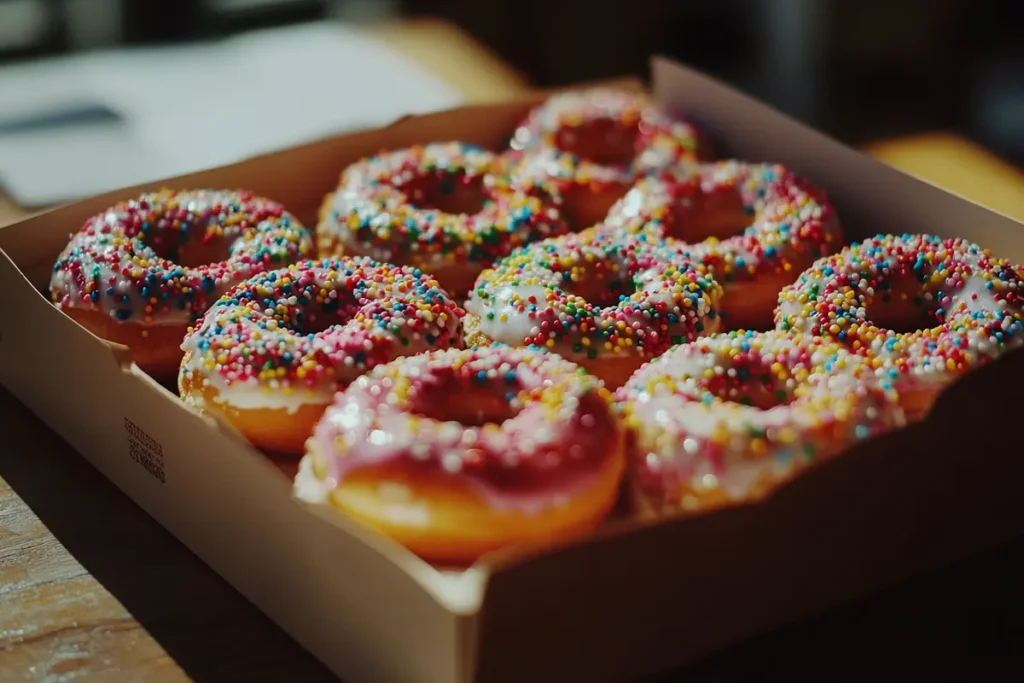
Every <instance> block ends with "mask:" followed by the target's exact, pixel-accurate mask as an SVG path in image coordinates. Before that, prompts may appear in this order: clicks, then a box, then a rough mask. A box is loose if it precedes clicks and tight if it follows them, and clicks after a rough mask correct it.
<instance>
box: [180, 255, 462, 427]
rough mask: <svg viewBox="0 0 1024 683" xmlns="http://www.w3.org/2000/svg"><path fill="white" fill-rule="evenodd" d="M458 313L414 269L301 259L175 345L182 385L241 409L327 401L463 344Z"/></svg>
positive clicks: (235, 293)
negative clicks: (211, 391) (368, 376)
mask: <svg viewBox="0 0 1024 683" xmlns="http://www.w3.org/2000/svg"><path fill="white" fill-rule="evenodd" d="M463 315H464V313H463V311H462V309H460V308H459V307H458V306H457V305H456V304H455V302H454V301H452V299H451V298H450V297H449V296H448V295H447V294H446V293H445V292H444V290H442V289H440V288H439V287H438V283H437V281H435V280H434V279H433V278H432V277H431V276H429V275H426V274H424V273H422V272H420V271H419V270H417V269H413V268H408V267H399V266H394V265H390V264H383V263H377V262H375V261H372V260H370V259H367V258H364V257H352V258H342V259H338V260H324V261H307V262H302V263H299V264H295V265H292V266H290V267H288V268H285V269H282V270H276V271H272V272H268V273H264V274H262V275H259V276H256V277H254V278H251V279H250V280H247V281H246V282H244V283H242V284H240V285H238V286H237V287H235V288H234V289H232V290H231V291H229V292H228V293H227V294H226V295H225V296H224V297H223V298H221V299H220V300H219V301H217V303H215V304H214V305H213V306H212V307H211V308H210V310H209V311H208V312H207V313H206V314H205V315H204V316H203V317H202V318H201V319H200V320H199V322H198V323H197V324H196V325H195V328H194V329H192V330H190V332H189V334H188V336H187V337H186V338H185V341H184V343H183V344H182V349H183V350H184V351H185V360H184V362H183V363H182V367H181V378H183V379H188V380H189V381H190V382H191V381H193V380H195V378H196V377H197V376H198V377H199V378H201V381H202V383H203V384H204V385H205V386H211V387H213V388H215V389H216V390H217V392H218V400H219V401H221V402H225V403H227V404H229V405H232V406H234V407H238V408H253V407H261V408H268V407H269V408H277V407H284V408H287V409H289V410H293V411H294V410H297V409H298V408H299V407H300V406H301V405H303V404H308V403H319V404H326V403H329V402H330V400H331V398H332V397H333V395H334V393H335V391H336V389H337V387H338V386H345V385H347V384H348V383H349V382H351V381H352V380H354V379H355V378H356V377H358V376H359V375H362V374H363V373H364V372H366V371H367V370H369V369H371V368H373V367H375V366H377V365H380V364H382V363H387V362H389V361H391V360H393V359H394V358H396V357H398V356H403V355H409V354H414V353H418V352H421V351H425V350H428V349H431V348H446V347H448V346H461V344H462V331H461V319H462V316H463Z"/></svg>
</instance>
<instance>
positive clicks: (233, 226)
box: [50, 190, 313, 325]
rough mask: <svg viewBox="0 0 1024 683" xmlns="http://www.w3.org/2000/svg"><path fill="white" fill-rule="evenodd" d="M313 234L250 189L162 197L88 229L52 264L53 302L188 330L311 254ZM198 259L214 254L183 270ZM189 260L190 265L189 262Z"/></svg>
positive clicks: (117, 211) (114, 212) (112, 212)
mask: <svg viewBox="0 0 1024 683" xmlns="http://www.w3.org/2000/svg"><path fill="white" fill-rule="evenodd" d="M312 250H313V244H312V238H311V236H310V234H309V232H308V231H307V230H306V229H305V228H304V227H303V226H302V225H301V224H300V223H299V222H298V221H297V220H296V219H295V218H294V217H293V216H291V215H290V214H289V213H288V212H287V211H285V209H284V207H282V206H281V205H280V204H277V203H276V202H272V201H270V200H267V199H263V198H261V197H257V196H255V195H253V194H252V193H250V192H232V191H224V190H195V191H187V192H177V191H174V190H161V191H159V192H153V193H149V194H144V195H142V196H140V197H138V198H137V199H133V200H131V201H127V202H123V203H121V204H118V205H116V206H113V207H111V208H110V209H108V210H107V211H105V212H104V213H102V214H99V215H97V216H94V217H92V218H90V219H89V220H87V221H86V222H85V225H84V226H83V227H82V229H81V230H79V231H78V233H76V234H75V235H73V236H72V237H71V241H70V243H69V244H68V246H67V247H66V248H65V249H64V251H63V252H62V253H61V255H60V258H58V259H57V262H56V264H54V267H53V275H52V277H51V280H50V292H51V296H52V298H53V301H54V302H56V303H58V304H60V305H61V306H63V307H67V308H83V309H90V310H97V311H102V312H104V313H106V314H108V315H110V316H111V317H112V318H114V319H115V320H118V321H119V322H132V323H142V324H145V325H154V324H167V323H172V324H173V323H179V324H187V323H189V322H192V321H194V320H195V319H197V318H198V317H199V316H200V315H202V313H203V312H204V311H205V310H206V308H207V307H208V306H209V305H210V304H211V303H212V302H213V301H216V300H217V298H219V297H220V296H221V295H222V294H223V293H224V292H225V291H227V290H228V289H229V288H230V287H232V286H233V285H235V284H237V283H238V282H239V281H240V280H244V279H246V278H248V277H250V276H252V275H256V274H258V273H261V272H264V271H267V270H272V269H274V268H280V267H282V266H285V265H288V264H289V263H294V262H295V261H297V260H299V259H301V258H304V257H308V256H309V255H310V253H311V252H312ZM189 252H192V253H194V254H202V255H203V256H206V257H210V256H211V255H212V256H213V257H214V259H215V262H212V263H204V264H202V265H186V264H182V263H178V260H179V257H180V256H181V255H183V254H186V253H189ZM182 260H184V259H182Z"/></svg>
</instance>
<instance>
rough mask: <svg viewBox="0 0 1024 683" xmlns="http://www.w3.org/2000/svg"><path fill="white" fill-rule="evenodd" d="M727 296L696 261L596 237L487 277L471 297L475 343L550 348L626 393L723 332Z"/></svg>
mask: <svg viewBox="0 0 1024 683" xmlns="http://www.w3.org/2000/svg"><path fill="white" fill-rule="evenodd" d="M721 294H722V290H721V287H719V286H718V284H717V283H716V282H715V281H714V280H713V279H711V278H710V277H708V276H707V275H706V274H705V273H704V272H703V271H700V270H698V269H695V268H694V267H693V266H691V265H690V264H689V263H688V262H686V261H683V260H681V259H676V260H674V261H667V260H666V261H659V260H657V259H656V258H654V251H653V250H652V249H649V248H647V247H646V246H645V245H643V244H642V243H640V242H637V241H635V240H629V239H619V237H618V236H616V235H612V234H609V233H600V232H596V231H594V230H587V231H584V232H581V233H571V234H568V235H563V236H561V237H557V238H552V239H549V240H545V241H543V242H539V243H537V244H533V245H530V246H528V247H524V248H522V249H519V250H517V251H516V252H514V253H513V254H512V255H510V256H509V257H507V258H505V259H503V260H502V261H501V262H500V263H499V264H498V265H497V266H496V267H495V268H493V269H490V270H487V271H484V272H483V273H482V274H481V275H480V278H479V280H478V281H477V285H476V287H475V289H474V290H473V292H472V293H471V295H470V297H469V298H468V299H467V300H466V310H467V312H468V313H469V315H468V316H467V318H466V331H467V341H468V342H469V343H471V344H477V345H483V344H488V343H490V342H500V343H504V344H509V345H513V346H521V345H522V346H529V345H536V346H540V347H544V348H547V349H550V350H553V351H556V352H557V353H559V354H561V355H563V356H565V357H566V358H569V359H570V360H572V361H573V362H576V363H579V364H580V365H582V366H583V367H585V368H586V369H587V370H588V371H590V372H592V373H593V374H595V375H597V376H598V377H600V378H601V379H602V380H604V382H605V384H606V385H607V386H609V387H617V386H619V385H621V384H622V383H623V382H625V381H626V379H628V378H629V376H630V375H631V374H632V373H633V372H634V371H635V370H636V369H637V368H638V367H640V365H641V364H643V362H644V361H645V360H648V359H650V358H652V357H654V356H657V355H658V354H660V353H663V352H664V351H665V350H667V349H668V348H669V347H670V346H672V345H673V344H678V343H681V342H687V341H692V340H693V339H696V338H697V337H699V336H701V335H705V334H710V333H712V332H714V331H715V330H716V329H717V328H718V325H719V320H720V318H719V316H718V301H719V299H720V298H721Z"/></svg>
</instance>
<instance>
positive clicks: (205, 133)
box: [0, 22, 460, 207]
mask: <svg viewBox="0 0 1024 683" xmlns="http://www.w3.org/2000/svg"><path fill="white" fill-rule="evenodd" d="M459 101H460V100H459V96H458V94H457V93H456V92H455V91H454V90H453V89H452V88H451V87H449V86H448V85H446V84H445V83H443V82H442V81H440V80H439V79H437V78H436V77H434V76H433V75H431V74H429V73H427V72H425V71H424V70H423V69H421V68H420V67H419V66H418V65H417V64H415V63H414V62H412V61H411V60H409V59H407V58H405V57H404V56H403V55H401V54H400V53H397V52H395V51H394V50H392V49H391V48H390V47H388V46H387V44H385V43H383V42H381V41H378V40H376V39H373V38H371V37H369V36H367V35H366V34H364V33H361V32H359V31H358V30H357V29H354V28H352V27H347V26H345V25H343V24H338V23H329V22H323V23H315V24H306V25H301V26H297V27H287V28H280V29H270V30H265V31H257V32H252V33H247V34H242V35H239V36H237V37H233V38H229V39H226V40H224V41H221V42H217V43H209V44H195V45H188V46H183V47H162V48H145V49H130V50H117V51H109V52H98V53H93V54H86V55H80V56H75V57H72V58H68V59H54V60H46V61H43V62H37V63H30V64H27V65H24V66H17V67H0V121H2V120H7V119H11V118H19V117H24V116H34V115H44V114H50V113H56V112H60V111H62V110H70V109H75V108H77V107H81V106H83V105H88V104H99V105H104V106H106V107H109V108H110V109H112V110H113V111H115V112H116V113H117V114H118V115H119V116H120V117H121V121H119V122H112V123H103V124H95V123H94V124H89V125H81V126H67V127H62V128H55V127H50V128H44V129H41V130H38V131H35V132H23V133H17V134H11V133H7V134H0V183H2V186H3V190H4V191H6V192H7V193H8V194H10V195H11V198H12V199H13V200H14V201H16V202H17V203H19V204H22V205H25V206H30V207H35V206H43V205H47V204H53V203H56V202H61V201H67V200H71V199H76V198H80V197H83V196H87V195H91V194H95V193H98V192H103V191H107V190H111V189H115V188H117V187H120V186H124V185H134V184H137V183H141V182H147V181H150V180H155V179H157V178H161V177H165V176H170V175H178V174H181V173H189V172H192V171H196V170H200V169H202V168H206V167H209V166H215V165H221V164H225V163H231V162H233V161H237V160H239V159H243V158H245V157H248V156H251V155H253V154H258V153H261V152H266V151H270V150H274V149H278V148H281V147H285V146H288V145H294V144H298V143H302V142H307V141H309V140H314V139H317V138H319V137H323V136H325V135H329V134H333V133H339V132H344V131H346V130H351V129H354V128H362V127H367V126H375V125H381V124H385V123H388V122H390V121H391V120H393V119H395V118H397V117H399V116H402V115H404V114H410V113H420V112H426V111H432V110H436V109H444V108H447V107H452V106H455V105H457V104H459Z"/></svg>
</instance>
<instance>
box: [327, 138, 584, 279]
mask: <svg viewBox="0 0 1024 683" xmlns="http://www.w3.org/2000/svg"><path fill="white" fill-rule="evenodd" d="M502 169H503V164H502V161H501V159H500V158H499V157H498V156H497V155H495V154H493V153H491V152H488V151H487V150H484V149H481V148H479V147H475V146H473V145H468V144H463V143H459V142H442V143H434V144H429V145H425V146H414V147H410V148H408V149H401V150H397V151H392V152H385V153H382V154H379V155H377V156H374V157H370V158H367V159H364V160H362V161H359V162H357V163H355V164H353V165H352V166H350V167H349V168H347V169H346V170H345V171H344V173H343V174H342V177H341V181H340V183H339V186H338V188H337V189H336V190H335V191H334V192H333V193H331V194H329V195H327V197H326V198H325V199H324V202H323V204H322V206H321V210H320V221H319V226H318V240H317V242H318V245H317V246H318V251H319V255H320V256H321V257H336V256H341V255H343V254H348V255H362V256H369V257H371V258H374V259H376V260H379V261H387V262H390V263H397V264H399V265H408V266H414V267H417V268H422V269H423V270H425V271H427V272H430V273H432V274H434V275H435V277H437V279H438V281H439V282H440V283H441V286H442V287H444V288H445V290H446V291H448V292H450V293H452V294H453V295H455V296H462V295H464V294H465V293H466V292H467V291H469V289H470V288H471V287H472V286H473V282H474V281H475V280H476V277H477V275H478V274H479V273H480V271H481V270H483V268H484V267H486V266H488V265H490V264H492V263H493V262H494V261H495V260H496V259H498V258H500V257H502V256H504V255H506V254H508V253H509V252H510V251H512V249H514V248H515V247H517V246H520V245H523V244H526V243H528V242H535V241H537V240H540V239H543V238H545V237H549V236H551V235H556V234H559V233H561V232H564V231H565V229H566V228H565V224H564V222H563V221H562V218H561V210H560V208H559V204H558V202H557V200H556V198H555V196H554V194H553V193H552V192H545V191H544V188H543V187H542V186H541V185H531V186H530V187H529V190H525V189H517V188H516V186H514V184H513V183H511V182H510V181H509V180H508V178H506V177H505V176H504V175H502ZM524 187H525V186H524Z"/></svg>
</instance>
